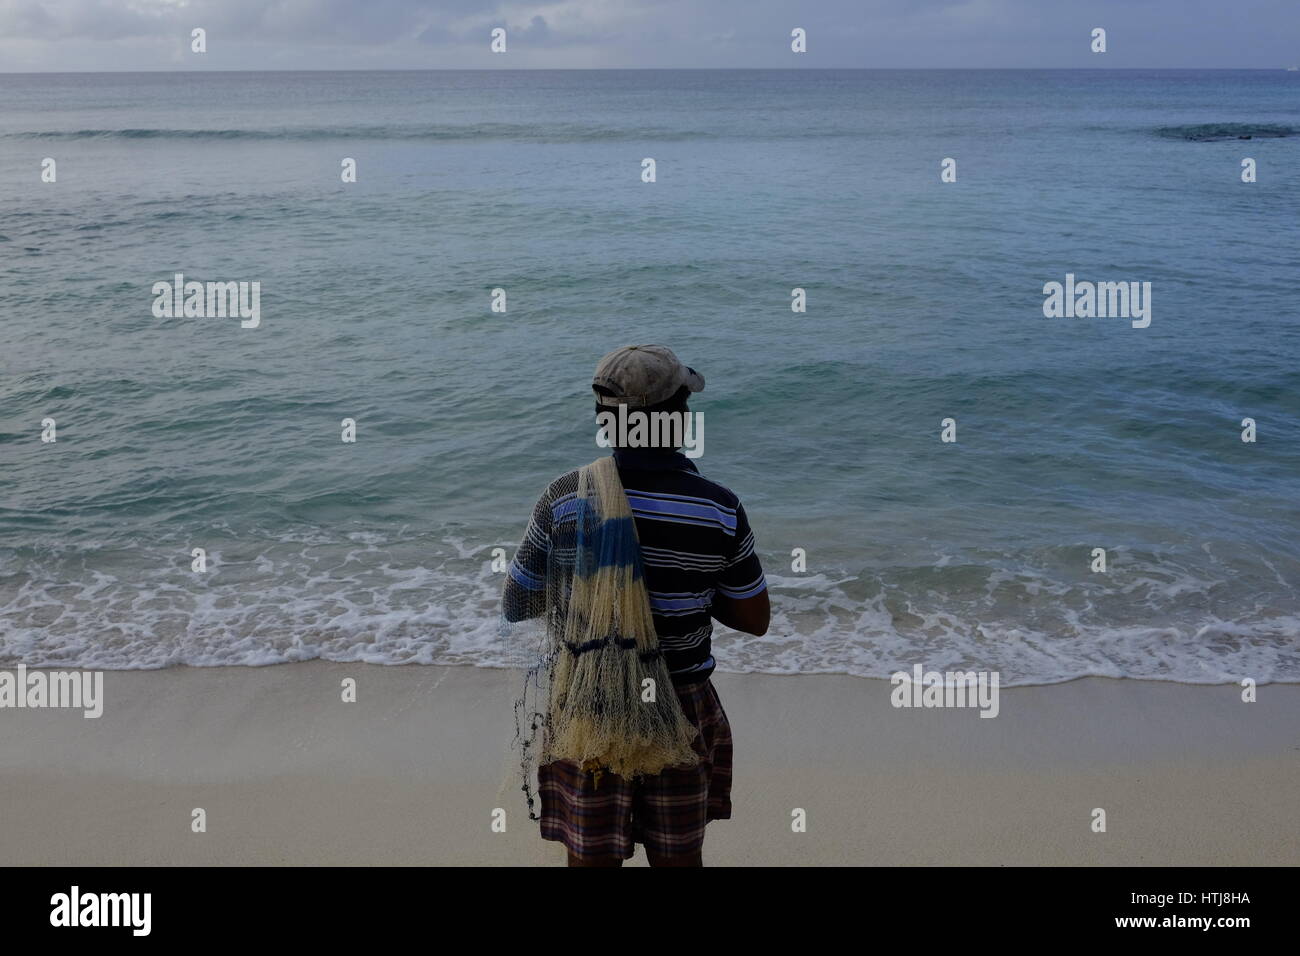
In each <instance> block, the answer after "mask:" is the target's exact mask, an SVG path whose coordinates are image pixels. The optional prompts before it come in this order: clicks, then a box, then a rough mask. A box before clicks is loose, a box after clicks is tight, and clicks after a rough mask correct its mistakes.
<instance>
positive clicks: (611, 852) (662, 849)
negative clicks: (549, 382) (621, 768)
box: [503, 345, 770, 866]
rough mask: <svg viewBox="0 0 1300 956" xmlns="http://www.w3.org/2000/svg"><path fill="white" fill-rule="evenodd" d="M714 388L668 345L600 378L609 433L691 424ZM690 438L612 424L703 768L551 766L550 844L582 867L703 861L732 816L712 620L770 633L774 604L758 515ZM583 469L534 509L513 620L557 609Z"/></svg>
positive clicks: (546, 832) (511, 585)
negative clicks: (636, 435)
mask: <svg viewBox="0 0 1300 956" xmlns="http://www.w3.org/2000/svg"><path fill="white" fill-rule="evenodd" d="M703 388H704V379H703V377H702V376H700V374H699V373H698V372H696V371H695V370H694V369H691V368H688V367H686V366H684V365H682V364H681V362H679V361H678V360H677V356H676V355H674V354H673V353H672V351H671V350H670V349H668V348H665V347H664V346H660V345H633V346H626V347H624V348H620V349H616V350H615V351H613V352H611V353H609V354H608V355H606V356H605V357H604V358H602V359H601V360H600V362H599V364H597V366H596V372H595V376H594V378H593V380H592V390H593V391H594V392H595V395H596V411H597V416H598V421H600V422H601V424H602V425H605V424H607V423H611V421H613V420H617V419H619V418H622V420H624V421H626V420H628V419H633V418H634V413H642V414H643V415H645V416H647V417H650V418H652V419H654V416H660V418H658V419H654V420H662V416H663V414H664V413H666V414H667V415H668V416H674V417H676V420H677V422H678V423H679V424H681V423H685V422H686V421H687V418H686V417H687V416H688V415H690V414H691V413H690V410H689V408H688V406H687V399H688V397H689V395H690V394H691V393H692V392H698V391H701V390H702V389H703ZM619 406H624V407H623V408H622V409H620V407H619ZM611 413H613V415H611ZM686 433H687V430H686V428H685V427H682V428H680V429H678V430H677V431H676V435H675V438H674V439H673V440H670V441H669V442H668V443H667V445H662V444H661V445H659V446H658V447H644V446H642V447H629V446H630V445H631V444H633V443H636V444H643V443H642V442H634V441H629V439H628V436H627V435H619V434H617V433H616V432H615V430H614V429H613V428H610V429H608V430H606V435H607V437H608V439H609V440H610V443H611V444H612V445H613V447H614V461H615V464H616V466H617V473H618V477H619V479H621V481H622V486H623V490H624V492H625V494H626V497H627V504H628V505H630V508H631V514H632V518H633V524H634V525H635V529H636V537H637V540H638V541H639V543H640V562H639V563H640V567H639V568H638V569H637V572H638V573H637V574H635V575H634V576H633V577H634V578H635V579H636V581H635V583H636V586H640V580H641V579H643V580H644V587H645V589H646V591H647V594H648V598H649V607H650V616H651V618H652V620H653V625H654V628H653V630H654V634H655V635H657V637H658V650H657V653H661V654H662V659H663V663H664V664H665V665H666V668H667V672H668V674H669V676H670V678H671V681H672V684H673V689H674V691H675V693H676V697H677V701H678V702H679V703H680V705H681V712H682V714H683V715H684V716H685V718H686V720H687V721H689V724H690V729H693V730H694V731H695V732H696V733H695V736H694V740H693V743H692V748H693V749H694V751H695V754H696V755H697V756H698V758H699V759H698V763H697V764H695V765H679V766H672V767H668V768H667V769H665V770H663V771H662V772H659V773H655V774H647V775H643V776H637V777H634V778H632V779H628V778H625V777H622V776H619V775H618V774H614V773H610V772H608V771H607V770H606V769H604V768H601V767H598V766H597V767H589V766H584V765H581V764H579V763H578V762H577V761H574V760H554V761H551V762H548V763H545V764H543V765H542V766H541V767H540V768H539V769H538V790H539V792H540V796H541V804H542V812H541V830H542V838H543V839H546V840H553V841H556V842H560V843H563V844H565V846H566V847H567V848H568V856H569V865H570V866H620V865H622V862H623V860H625V859H628V858H630V857H631V856H632V854H633V852H634V849H635V844H636V843H642V844H644V846H645V848H646V855H647V857H648V858H649V861H650V865H651V866H702V865H703V860H702V847H703V843H704V830H705V825H706V824H707V823H708V822H709V821H710V820H725V819H728V818H730V816H731V727H730V725H729V723H728V721H727V715H726V713H725V712H724V711H723V709H722V703H721V701H720V700H719V699H718V694H717V691H715V690H714V688H713V684H712V681H711V680H710V679H709V678H710V675H711V674H712V673H713V669H714V659H713V654H712V651H711V640H710V639H711V635H712V633H713V623H712V622H713V621H714V620H716V621H719V622H721V623H723V624H725V625H727V626H728V627H732V628H735V629H736V630H740V631H745V632H747V633H749V634H754V635H757V636H762V635H763V634H765V633H766V632H767V627H768V621H769V616H770V609H769V605H768V595H767V584H766V581H765V579H764V577H763V569H762V567H761V565H760V564H759V560H758V556H757V555H756V554H755V553H754V536H753V533H752V532H751V531H750V528H749V521H748V519H747V518H746V516H745V509H744V507H743V506H742V505H741V504H740V501H739V499H737V497H736V496H735V495H734V494H732V493H731V492H730V491H728V490H727V489H726V488H724V487H722V486H721V485H719V484H716V483H714V482H712V481H709V480H708V479H707V478H705V477H704V476H702V475H701V474H700V473H699V471H698V470H697V469H696V467H695V465H694V464H692V462H691V461H690V459H688V458H687V457H685V456H684V455H682V454H681V453H680V452H679V451H678V448H680V447H681V445H680V444H679V442H680V441H681V436H682V435H684V434H686ZM662 434H663V432H661V431H659V430H656V429H654V428H651V429H649V430H648V435H647V434H645V433H643V436H644V437H648V438H649V440H651V441H653V440H654V439H656V438H659V437H661V435H662ZM697 434H700V433H697ZM577 474H578V473H577V472H570V473H569V474H567V475H563V476H561V477H560V478H557V479H556V480H555V481H553V482H552V483H551V485H550V486H549V487H548V488H547V490H546V492H544V493H543V495H542V497H541V499H540V500H539V501H538V502H537V506H536V507H535V508H534V510H533V517H532V521H531V522H530V524H529V527H528V531H527V533H526V534H525V536H524V540H523V543H522V544H521V545H520V547H519V550H518V552H516V554H515V558H514V560H513V562H512V563H511V567H510V574H509V578H508V580H507V582H506V591H505V596H504V598H503V603H504V606H505V608H506V609H507V617H508V618H510V619H519V618H523V617H535V616H538V615H541V614H542V613H544V611H546V607H545V602H544V600H543V598H542V597H541V595H542V592H543V591H544V590H545V588H546V587H547V583H546V576H547V573H548V555H550V554H551V553H552V551H553V548H552V544H553V543H554V542H555V541H559V540H561V532H562V529H563V527H564V522H565V521H568V522H570V525H569V533H568V537H567V539H564V540H567V542H568V543H569V546H570V547H571V545H572V541H573V540H574V535H573V532H572V528H571V525H572V522H573V520H574V518H573V515H574V514H575V511H577V510H578V509H576V508H575V507H574V498H575V489H576V488H578V487H579V485H578V483H577V480H576V475H577ZM553 568H554V566H553V565H552V572H551V573H554V570H553ZM566 593H567V591H566ZM571 649H572V648H571ZM582 649H583V648H579V649H578V650H582Z"/></svg>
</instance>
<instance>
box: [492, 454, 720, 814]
mask: <svg viewBox="0 0 1300 956" xmlns="http://www.w3.org/2000/svg"><path fill="white" fill-rule="evenodd" d="M547 525H549V527H547ZM543 549H544V553H545V574H544V578H543V576H542V575H540V574H538V573H537V571H540V557H539V555H540V553H541V552H542V551H543ZM525 552H527V553H528V554H530V555H533V556H534V561H535V568H534V570H533V571H531V572H530V570H529V568H528V564H529V562H528V561H525V562H524V564H523V567H522V568H520V565H519V554H517V555H516V564H515V566H514V567H512V574H511V580H510V581H509V582H508V583H507V585H506V590H505V596H504V598H503V601H502V612H503V617H504V619H505V622H506V623H505V624H504V625H503V626H504V627H506V628H507V634H508V636H509V638H510V639H511V640H512V641H514V642H515V643H516V647H517V649H519V650H520V651H521V652H522V653H523V655H524V657H523V659H522V660H521V665H522V666H523V667H524V670H525V680H524V687H523V691H522V693H521V694H520V696H519V697H518V699H517V700H516V701H515V729H516V740H515V742H516V745H517V746H518V747H519V749H520V757H521V768H520V769H521V772H522V775H523V790H524V793H525V794H526V796H527V797H528V807H529V816H531V817H533V818H534V819H536V818H537V815H536V813H535V812H534V799H533V797H534V787H533V784H532V777H533V773H534V771H535V770H536V767H537V766H540V765H544V764H547V763H550V762H552V761H555V760H572V761H574V762H576V763H578V764H580V765H581V766H582V767H583V769H584V770H588V771H597V770H599V771H608V772H611V773H616V774H619V775H621V776H624V777H628V778H632V777H637V776H642V775H646V774H656V773H659V772H660V771H662V770H663V769H664V768H666V767H674V766H684V765H690V764H694V763H696V762H697V761H698V759H699V758H698V757H697V755H696V753H695V751H694V750H693V749H692V747H691V744H692V741H693V740H694V738H695V736H696V733H697V731H696V729H695V728H694V727H693V726H692V725H691V723H690V722H689V721H688V720H687V719H686V717H685V715H684V714H683V713H682V709H681V704H680V703H679V702H678V700H677V694H676V693H675V692H674V690H673V685H672V679H671V677H670V676H669V673H668V668H667V665H666V664H665V662H664V658H663V654H662V653H661V651H660V649H659V638H658V636H657V635H656V634H655V629H654V621H653V619H652V618H651V615H650V599H649V595H648V594H647V592H646V587H645V581H644V578H643V577H642V565H641V548H640V544H639V542H638V540H637V534H636V524H635V521H634V519H633V517H632V510H631V508H630V506H629V505H628V501H627V495H626V494H625V493H624V491H623V484H622V481H621V480H620V479H619V474H618V468H617V466H616V465H615V463H614V459H613V458H612V457H608V458H601V459H599V460H597V461H595V462H593V463H592V464H590V465H587V466H586V467H584V468H581V469H579V470H578V471H577V472H574V473H572V474H571V475H568V476H565V478H563V479H560V481H558V482H556V483H554V484H552V486H551V488H550V489H548V494H547V496H546V497H544V498H543V501H542V502H541V503H539V506H538V510H537V511H536V512H534V516H533V521H532V523H531V524H530V526H529V529H528V532H527V534H526V535H525V537H524V542H523V544H522V545H521V547H520V554H523V553H525ZM516 569H519V570H518V574H517V575H516V573H515V571H516ZM521 581H522V582H523V583H524V585H526V586H521ZM530 618H532V619H540V620H537V622H536V624H534V626H533V627H528V626H527V625H521V624H520V623H519V622H522V621H524V620H526V619H530Z"/></svg>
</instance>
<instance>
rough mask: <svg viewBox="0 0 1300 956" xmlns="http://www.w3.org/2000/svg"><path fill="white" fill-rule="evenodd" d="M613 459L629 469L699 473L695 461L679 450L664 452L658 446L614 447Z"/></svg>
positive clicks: (620, 465)
mask: <svg viewBox="0 0 1300 956" xmlns="http://www.w3.org/2000/svg"><path fill="white" fill-rule="evenodd" d="M614 461H615V463H616V464H617V465H618V467H620V468H626V469H628V470H629V471H693V472H695V473H696V474H699V469H698V468H696V467H695V463H694V462H692V461H691V460H690V459H689V458H687V457H686V456H685V455H683V454H682V453H681V452H679V451H674V452H666V451H663V450H662V449H658V448H615V449H614Z"/></svg>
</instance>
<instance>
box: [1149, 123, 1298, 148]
mask: <svg viewBox="0 0 1300 956" xmlns="http://www.w3.org/2000/svg"><path fill="white" fill-rule="evenodd" d="M1155 133H1156V135H1157V136H1161V137H1163V138H1165V139H1182V140H1187V141H1188V142H1194V143H1215V142H1220V141H1222V140H1229V139H1282V138H1284V137H1287V136H1295V135H1296V134H1297V133H1300V129H1297V128H1296V127H1294V126H1283V125H1281V124H1278V123H1193V124H1189V125H1185V126H1159V127H1157V128H1156V130H1155Z"/></svg>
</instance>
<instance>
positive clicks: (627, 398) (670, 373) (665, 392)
mask: <svg viewBox="0 0 1300 956" xmlns="http://www.w3.org/2000/svg"><path fill="white" fill-rule="evenodd" d="M591 385H592V389H593V390H595V391H596V402H597V403H598V404H600V405H630V406H632V407H633V408H645V407H646V406H648V405H658V404H659V403H660V402H666V401H667V400H668V399H670V398H672V397H673V396H674V395H676V394H677V390H678V389H679V388H681V387H682V386H683V385H685V386H686V387H687V388H689V389H690V390H691V391H692V392H702V391H704V376H703V375H701V374H700V373H699V372H697V371H695V369H693V368H689V367H688V366H685V365H683V364H682V363H681V362H680V361H678V359H677V356H676V355H674V354H673V350H672V349H670V348H668V347H667V346H666V345H625V346H623V347H622V348H620V349H615V350H614V351H612V352H610V353H609V354H608V355H606V356H605V357H604V358H602V359H601V360H600V361H599V362H597V363H596V374H595V375H594V376H593V377H592V380H591ZM596 386H600V387H601V388H604V389H608V390H609V392H611V393H612V394H609V395H606V394H603V393H601V392H600V391H599V390H597V389H596Z"/></svg>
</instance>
